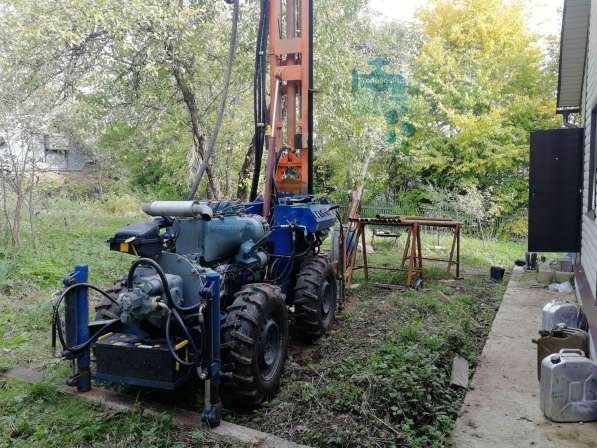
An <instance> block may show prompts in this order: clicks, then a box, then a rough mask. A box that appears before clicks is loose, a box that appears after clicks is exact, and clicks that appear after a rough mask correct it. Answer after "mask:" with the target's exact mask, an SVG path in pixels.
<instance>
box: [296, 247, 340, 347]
mask: <svg viewBox="0 0 597 448" xmlns="http://www.w3.org/2000/svg"><path fill="white" fill-rule="evenodd" d="M337 296H338V284H337V282H336V273H335V272H334V268H333V266H332V264H331V262H330V260H329V258H328V257H326V256H324V255H318V256H315V257H309V258H307V259H305V260H304V261H303V264H302V266H301V269H300V270H299V273H298V276H297V280H296V286H295V287H294V333H295V334H296V336H297V337H299V338H300V339H303V340H305V341H307V342H314V341H316V340H317V339H319V338H320V337H321V336H323V335H324V334H325V333H327V332H328V331H329V330H330V329H331V328H332V325H333V324H334V320H335V317H336V302H337Z"/></svg>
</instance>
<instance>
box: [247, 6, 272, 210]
mask: <svg viewBox="0 0 597 448" xmlns="http://www.w3.org/2000/svg"><path fill="white" fill-rule="evenodd" d="M268 24H269V0H262V1H261V14H260V17H259V29H258V31H257V44H256V45H255V75H254V77H253V115H254V122H255V136H254V137H253V144H254V145H255V164H254V166H253V179H252V182H251V193H250V196H249V199H250V200H251V201H254V200H255V198H256V197H257V190H258V189H259V177H260V174H261V162H262V159H263V146H264V144H265V129H266V124H267V121H268V117H267V106H266V98H265V82H266V77H265V67H266V64H267V59H266V58H267V51H266V50H267V38H268V29H267V27H268Z"/></svg>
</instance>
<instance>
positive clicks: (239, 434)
mask: <svg viewBox="0 0 597 448" xmlns="http://www.w3.org/2000/svg"><path fill="white" fill-rule="evenodd" d="M2 376H4V377H7V378H13V379H18V380H21V381H25V382H27V383H36V382H38V381H41V380H42V375H41V373H40V372H38V371H36V370H30V369H21V368H18V369H14V370H10V371H8V372H4V373H3V374H2ZM63 391H64V393H66V394H69V395H73V396H75V397H77V398H80V399H83V400H86V401H90V402H93V403H98V404H100V405H102V406H104V407H106V408H108V409H112V410H116V411H125V412H126V411H135V412H139V413H141V414H143V415H152V416H158V415H160V414H163V413H168V414H170V415H172V418H173V420H174V422H175V423H176V424H178V425H180V426H190V427H197V428H201V429H202V430H204V431H209V432H210V433H212V434H217V435H219V436H221V437H223V438H225V439H231V440H235V441H237V442H241V443H244V444H247V445H248V446H250V447H255V448H309V447H308V446H306V445H299V444H298V443H294V442H291V441H288V440H284V439H281V438H280V437H277V436H274V435H272V434H267V433H264V432H261V431H257V430H255V429H251V428H247V427H246V426H241V425H236V424H234V423H230V422H226V421H222V423H221V424H220V426H218V427H217V428H207V427H206V426H205V424H204V423H203V422H202V421H201V415H200V414H199V413H198V412H192V411H189V410H186V409H178V408H172V407H169V406H166V405H163V404H160V403H145V402H141V401H138V400H136V398H135V397H132V396H130V395H125V394H121V393H119V392H116V391H113V390H109V389H103V388H97V387H95V388H93V389H92V390H91V391H89V392H83V393H81V392H77V390H76V389H75V388H73V387H68V386H64V387H63Z"/></svg>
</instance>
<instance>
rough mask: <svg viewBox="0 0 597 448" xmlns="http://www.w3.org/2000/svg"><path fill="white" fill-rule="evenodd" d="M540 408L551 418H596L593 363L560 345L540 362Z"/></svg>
mask: <svg viewBox="0 0 597 448" xmlns="http://www.w3.org/2000/svg"><path fill="white" fill-rule="evenodd" d="M540 399H541V410H542V411H543V414H544V415H545V417H547V418H548V419H550V420H552V421H554V422H589V421H594V420H597V364H596V363H595V362H593V361H591V360H590V359H588V358H586V357H585V354H584V352H583V351H582V350H577V349H563V350H560V352H559V353H555V354H552V355H549V356H546V357H545V359H543V361H542V363H541V398H540Z"/></svg>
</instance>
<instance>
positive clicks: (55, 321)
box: [52, 283, 120, 356]
mask: <svg viewBox="0 0 597 448" xmlns="http://www.w3.org/2000/svg"><path fill="white" fill-rule="evenodd" d="M78 288H88V289H92V290H94V291H97V292H99V293H100V294H102V295H103V296H104V297H106V298H107V299H108V300H110V301H111V302H112V303H114V304H116V305H118V306H120V304H119V303H118V302H117V301H116V300H114V298H113V297H112V296H110V294H108V293H107V292H106V291H104V290H103V289H101V288H98V287H97V286H95V285H92V284H90V283H75V284H74V285H71V286H69V287H68V288H66V289H65V290H64V291H62V293H61V294H60V296H59V297H58V299H57V300H56V301H55V302H54V303H53V305H52V307H53V312H52V348H53V349H55V348H56V334H58V339H59V340H60V344H61V345H62V349H63V351H64V352H68V353H71V354H72V355H73V356H76V355H77V354H78V352H81V351H83V350H85V349H86V348H87V347H89V345H90V344H92V343H93V342H94V341H95V340H96V339H97V338H98V337H99V336H101V335H102V334H103V333H104V332H105V331H106V330H108V329H109V328H110V327H111V326H112V325H114V324H115V323H117V322H110V323H107V324H106V325H104V326H102V327H101V328H100V329H99V330H97V331H96V332H95V333H94V334H93V335H92V336H90V337H89V339H87V341H85V342H82V343H81V344H78V345H75V346H69V345H68V343H67V342H66V339H65V338H64V333H63V331H62V319H60V313H59V308H60V304H61V303H62V301H63V300H64V298H65V297H66V295H67V294H68V293H69V292H71V291H73V290H75V289H78Z"/></svg>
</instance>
